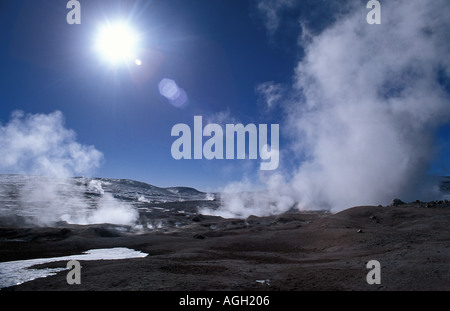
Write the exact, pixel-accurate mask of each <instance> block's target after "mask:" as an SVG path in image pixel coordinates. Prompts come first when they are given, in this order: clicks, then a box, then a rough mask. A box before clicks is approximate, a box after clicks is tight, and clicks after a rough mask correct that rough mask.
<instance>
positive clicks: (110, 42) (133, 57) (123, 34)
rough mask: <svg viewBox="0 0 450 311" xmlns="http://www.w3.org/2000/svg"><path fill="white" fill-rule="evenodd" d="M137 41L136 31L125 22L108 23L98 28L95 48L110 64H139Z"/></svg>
mask: <svg viewBox="0 0 450 311" xmlns="http://www.w3.org/2000/svg"><path fill="white" fill-rule="evenodd" d="M138 43H139V35H138V33H137V32H136V31H135V30H134V29H133V28H132V27H131V26H130V25H128V24H127V23H124V22H118V23H114V24H110V23H108V24H106V25H104V26H103V27H101V28H100V30H99V32H98V35H97V38H96V45H95V48H96V50H97V52H98V53H99V55H100V57H101V58H102V59H103V60H105V61H106V62H108V63H110V64H111V65H118V64H120V63H135V64H138V63H139V64H140V63H141V61H140V60H139V59H138V58H137V52H138ZM138 61H139V62H138Z"/></svg>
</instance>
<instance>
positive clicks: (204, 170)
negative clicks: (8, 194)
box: [0, 0, 450, 190]
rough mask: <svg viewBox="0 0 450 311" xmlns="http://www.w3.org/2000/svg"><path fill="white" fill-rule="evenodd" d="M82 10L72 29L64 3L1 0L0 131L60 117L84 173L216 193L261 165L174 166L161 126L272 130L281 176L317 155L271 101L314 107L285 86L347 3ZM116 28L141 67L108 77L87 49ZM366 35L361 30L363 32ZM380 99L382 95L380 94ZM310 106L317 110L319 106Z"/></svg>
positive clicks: (84, 6)
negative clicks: (91, 165)
mask: <svg viewBox="0 0 450 311" xmlns="http://www.w3.org/2000/svg"><path fill="white" fill-rule="evenodd" d="M348 2H349V3H353V4H354V3H358V4H359V5H360V8H359V9H360V10H361V12H362V14H361V20H360V21H358V23H359V22H360V23H361V24H360V26H358V27H360V28H361V27H366V26H367V25H366V24H365V16H364V14H365V13H364V12H366V8H365V1H359V2H358V1H348ZM80 3H81V12H82V17H81V24H80V25H68V24H67V22H66V14H67V13H68V11H69V10H67V9H66V7H65V4H66V1H59V2H56V1H47V0H39V1H17V0H14V1H13V0H6V1H2V2H1V3H0V28H1V31H0V41H1V45H0V46H1V47H0V67H1V75H0V84H1V88H0V99H1V106H0V122H1V123H2V124H7V122H8V120H10V117H11V113H12V112H13V111H15V110H22V111H23V112H24V113H25V114H37V113H40V114H50V113H52V112H54V111H61V112H62V114H63V116H64V119H65V127H66V128H68V129H71V130H73V131H74V132H76V135H77V136H76V141H77V142H79V143H80V144H82V145H87V146H90V145H92V146H94V147H95V148H96V149H97V150H99V151H100V152H102V153H103V156H104V158H103V160H102V162H101V165H100V166H99V167H98V168H97V169H96V170H95V171H94V172H93V175H94V176H100V177H111V178H129V179H135V180H140V181H144V182H148V183H151V184H154V185H158V186H176V185H184V186H192V187H196V188H199V189H201V190H214V189H218V188H220V187H223V186H225V185H227V184H228V183H229V182H231V181H239V180H242V179H246V178H248V179H249V180H252V181H255V180H258V176H259V174H260V173H261V172H260V171H259V170H258V167H259V160H211V161H209V160H179V161H177V160H174V159H173V158H172V156H171V153H170V148H171V145H172V143H173V141H174V140H175V138H174V137H171V135H170V132H171V129H172V127H173V126H174V125H175V124H177V123H186V124H188V125H190V126H192V125H193V117H194V116H195V115H201V116H203V117H204V119H208V120H212V121H214V120H220V121H223V122H230V123H237V122H242V123H243V124H248V123H254V124H260V123H267V124H272V123H279V124H280V130H281V137H280V150H282V149H283V151H284V152H283V153H282V157H281V160H280V161H281V162H280V169H279V171H280V172H283V173H284V172H287V173H286V174H287V175H289V174H290V173H293V174H294V172H297V171H298V170H301V169H299V163H300V162H301V161H303V160H304V159H309V157H315V156H316V155H317V154H319V152H320V151H321V150H323V149H320V145H315V144H311V142H310V141H309V140H310V139H311V137H310V136H308V135H309V132H308V131H307V130H306V129H305V128H302V129H301V130H302V132H301V133H302V135H303V134H305V133H307V134H308V135H306V134H305V135H306V136H305V137H303V136H301V135H297V134H296V133H295V131H294V134H293V133H292V131H291V132H288V131H290V130H292V129H293V128H296V127H295V126H293V125H292V122H293V120H292V118H289V115H290V114H291V113H292V114H293V115H298V114H299V111H298V110H297V108H296V105H294V104H289V105H288V104H286V105H285V107H282V108H280V103H285V102H286V101H288V100H291V101H297V102H301V103H305V102H308V103H311V102H314V101H315V100H317V99H318V97H314V98H312V97H311V96H312V95H310V94H312V93H308V92H304V93H305V94H303V95H299V93H301V92H299V89H300V90H301V91H305V89H306V87H307V85H306V84H305V82H304V81H303V82H302V83H303V84H301V87H299V88H296V87H295V85H297V84H298V83H300V82H299V81H302V80H301V77H303V76H301V77H300V75H299V74H298V73H299V72H303V71H302V70H304V72H303V73H304V76H307V75H308V74H311V75H316V76H315V77H320V75H319V73H317V72H314V70H316V69H317V68H319V67H317V66H313V65H312V64H313V62H314V61H316V63H314V64H320V62H318V61H317V60H314V57H313V54H308V51H307V50H305V49H304V47H306V46H308V47H311V50H314V49H315V48H316V49H319V48H320V46H316V45H309V44H311V41H312V38H314V37H316V36H319V35H320V36H321V37H319V38H324V37H326V36H327V35H329V33H328V32H326V31H324V30H325V29H327V28H328V27H330V26H331V25H333V23H335V22H336V19H337V17H336V16H338V15H339V14H346V12H347V11H349V10H350V9H351V7H350V6H349V7H347V6H346V5H345V4H346V3H347V2H346V1H345V2H342V1H302V2H296V1H291V0H279V1H276V0H249V1H243V0H229V1H219V0H192V1H186V0H170V1H166V0H165V1H142V0H141V1H118V0H109V1H95V0H85V1H83V0H80ZM384 12H386V11H384ZM394 12H395V11H394ZM424 14H425V13H424ZM124 19H125V20H127V21H128V23H129V24H130V25H132V26H133V27H134V29H135V30H136V31H137V32H138V33H139V35H140V38H141V42H140V47H141V48H142V49H141V53H140V58H141V59H142V62H143V65H142V66H133V65H129V66H116V67H114V68H112V67H111V66H109V65H108V64H107V63H105V61H104V59H102V57H101V56H100V55H99V54H98V53H96V51H94V45H95V38H96V34H97V33H98V28H99V27H100V26H101V25H104V24H105V23H108V22H110V23H114V22H115V21H116V20H124ZM349 20H352V19H350V18H349ZM384 27H386V26H384ZM364 29H365V28H364ZM373 29H374V28H372V29H371V30H368V34H369V35H370V34H371V31H372V32H373ZM378 31H379V32H382V31H388V29H387V28H378ZM389 31H391V30H389ZM345 38H346V37H343V39H345ZM331 41H332V40H329V41H324V42H331ZM317 42H321V41H320V40H317ZM339 42H341V41H339ZM331 47H332V46H331ZM317 51H321V50H317ZM322 52H323V51H322ZM441 52H442V51H441ZM345 53H347V54H349V53H348V52H345ZM305 55H306V56H305ZM317 55H321V53H317ZM324 55H326V54H325V53H324ZM356 60H357V58H355V61H356ZM299 64H301V66H299ZM442 66H444V65H442ZM350 67H351V66H348V68H350ZM346 68H347V67H346ZM443 68H444V67H443ZM338 69H339V68H338ZM399 70H400V71H401V70H403V69H399ZM441 72H443V73H442V74H441V76H440V85H441V86H442V87H443V89H446V91H447V92H448V85H449V84H448V75H447V74H446V73H445V69H443V70H441ZM333 74H336V73H333ZM399 76H401V77H403V76H404V75H399ZM299 77H300V78H299ZM342 77H343V79H345V77H346V76H345V75H344V74H343V76H342ZM165 78H166V79H172V80H174V81H176V83H177V84H178V85H179V86H180V87H181V88H183V90H184V91H185V92H186V94H187V97H188V104H187V105H186V106H185V107H183V108H177V107H174V106H173V105H171V104H170V103H169V102H168V101H167V99H166V98H164V97H163V96H161V94H160V93H159V91H158V83H159V82H160V81H161V80H162V79H165ZM322 82H323V81H322ZM264 83H269V84H270V85H272V86H275V87H276V89H277V90H280V91H279V92H280V93H279V94H282V95H281V96H280V97H281V99H280V98H278V99H277V103H276V104H277V105H276V107H275V109H267V103H268V98H269V97H270V96H271V95H274V94H273V93H266V95H267V96H266V97H264V96H262V92H258V91H257V88H258V86H261V85H263V84H264ZM296 83H297V84H296ZM323 83H325V82H323ZM324 85H325V84H324ZM308 86H311V85H308ZM404 88H405V87H404V86H400V87H399V89H404ZM318 89H320V88H319V87H318V86H317V90H318ZM266 90H267V88H266ZM390 91H391V90H390V89H389V88H388V89H387V90H385V91H384V92H386V94H384V95H385V97H386V96H387V94H390ZM355 94H356V90H355ZM439 94H440V93H439ZM333 96H334V95H333ZM338 96H340V95H338ZM437 96H438V95H437ZM440 96H441V95H439V96H438V97H439V100H440V98H441V97H440ZM294 97H296V98H297V99H295V100H294V99H293V98H294ZM299 98H300V99H299ZM337 98H338V99H339V97H337ZM319 99H321V100H323V101H324V102H326V99H325V98H319ZM344 99H348V98H347V97H342V98H341V100H344ZM447 100H448V98H447ZM447 104H448V101H447ZM286 107H288V108H289V109H286ZM320 109H322V108H320ZM312 111H313V110H311V111H308V112H309V113H311V112H312ZM302 113H303V115H305V113H306V112H304V111H303V112H302ZM286 115H287V116H286ZM319 116H324V114H321V115H319ZM300 119H302V118H300ZM447 123H448V119H447V120H439V123H437V124H439V127H438V128H433V130H431V131H430V132H429V133H430V135H431V136H429V139H430V140H432V139H436V142H437V144H438V145H439V146H438V147H439V148H437V149H436V151H439V150H440V153H439V154H436V156H435V157H434V158H433V161H432V162H431V164H430V165H429V170H431V171H433V172H436V173H438V174H447V173H448V166H447V160H448V157H447V156H446V154H447V152H446V151H447V150H449V147H448V137H449V131H450V130H449V127H448V126H446V125H445V124H447ZM222 124H224V123H222ZM310 128H311V129H312V128H314V127H313V126H311V127H310ZM436 133H437V134H436ZM300 138H301V139H300ZM302 139H304V140H302ZM293 141H294V143H293ZM324 141H326V140H324ZM296 144H303V145H302V147H298V146H295V145H296ZM433 144H434V145H435V143H432V145H433ZM411 145H414V144H413V143H411ZM310 146H311V148H309V147H310ZM330 152H333V151H330ZM318 158H320V159H323V158H324V157H323V156H320V157H318ZM417 158H420V156H419V155H418V156H417ZM411 161H415V159H412V160H411ZM316 164H317V163H316ZM9 171H11V170H8V172H9ZM286 178H287V179H289V177H286Z"/></svg>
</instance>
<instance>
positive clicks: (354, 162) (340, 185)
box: [207, 0, 450, 217]
mask: <svg viewBox="0 0 450 311" xmlns="http://www.w3.org/2000/svg"><path fill="white" fill-rule="evenodd" d="M261 1H264V0H261ZM272 2H273V1H272ZM353 7H354V8H356V9H353V10H352V11H351V12H350V13H347V14H346V15H342V16H339V17H338V18H337V19H336V22H335V23H333V24H332V25H331V26H329V27H328V28H326V29H325V30H323V31H322V32H320V33H319V34H317V35H316V36H312V37H311V33H312V31H309V30H308V29H306V28H304V29H303V32H302V33H303V34H309V35H308V36H307V38H306V37H305V36H303V39H305V40H302V39H300V40H299V41H300V42H301V44H302V46H303V48H304V51H305V55H304V57H303V58H302V60H301V61H300V62H299V63H298V64H297V66H296V68H295V69H294V70H293V72H294V75H295V79H294V83H293V85H292V86H291V87H289V91H287V92H286V93H285V94H283V96H281V95H280V92H279V90H280V89H281V88H277V92H276V94H275V95H276V97H275V100H278V103H277V104H278V106H281V107H282V109H283V111H284V112H285V115H286V118H285V119H284V120H283V121H282V122H280V126H281V130H280V131H281V132H283V133H282V134H284V135H288V136H289V138H290V142H291V143H290V145H289V146H288V147H287V146H286V145H284V150H280V153H282V156H284V157H285V158H286V157H290V158H292V157H295V159H296V160H297V163H298V165H297V166H296V168H295V170H294V172H293V173H291V174H290V175H289V176H288V175H287V174H281V173H277V174H276V175H273V176H272V177H269V178H267V177H264V178H265V180H266V184H267V185H266V186H267V188H268V190H267V191H264V192H256V193H251V192H247V193H244V194H241V195H237V194H236V193H233V191H225V194H224V196H223V203H224V204H223V206H222V208H221V209H219V210H217V211H215V212H214V211H207V212H211V213H213V212H214V213H216V214H219V215H224V216H232V215H234V216H244V217H245V216H248V215H250V214H255V215H264V214H271V213H274V212H282V211H286V210H288V209H289V208H292V207H294V206H296V207H298V208H300V209H322V208H326V209H329V210H331V211H339V210H342V209H345V208H349V207H352V206H356V205H366V204H373V205H378V204H388V203H389V201H390V200H391V199H393V198H395V197H401V198H402V199H404V200H415V199H422V200H425V199H429V198H430V197H432V198H433V199H436V190H437V187H436V185H434V184H433V183H429V182H428V180H427V178H426V171H427V169H428V168H429V164H430V161H431V160H432V158H433V156H435V151H436V146H435V144H434V141H433V139H434V133H435V131H436V129H437V128H438V127H439V126H441V125H443V124H445V123H447V122H449V121H450V96H449V93H448V90H446V89H445V85H444V84H445V83H444V82H443V81H448V79H449V78H450V58H449V55H450V40H449V38H450V37H449V32H450V19H449V18H448V16H450V3H449V2H448V1H446V0H437V1H432V2H425V1H421V0H408V1H384V2H383V3H382V23H381V25H369V24H367V22H366V19H365V17H366V14H367V12H368V11H367V10H366V8H365V5H361V2H360V1H358V2H357V4H356V5H354V6H353ZM299 24H300V25H303V23H301V21H300V22H299ZM299 38H302V36H299ZM306 39H307V40H306ZM266 85H267V86H269V87H271V88H272V89H270V90H265V89H264V84H263V85H261V86H260V87H259V88H258V90H259V91H260V92H261V93H263V94H264V95H266V96H267V94H269V95H270V94H272V95H273V93H274V92H273V85H274V84H273V83H267V84H266ZM270 100H271V101H270V102H269V101H268V104H269V105H271V107H273V105H274V104H275V103H274V97H273V96H271V97H270ZM283 122H284V124H283ZM283 125H284V126H283ZM279 172H282V169H279ZM240 189H241V190H242V188H240ZM226 190H229V189H226Z"/></svg>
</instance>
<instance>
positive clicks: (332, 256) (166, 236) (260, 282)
mask: <svg viewBox="0 0 450 311" xmlns="http://www.w3.org/2000/svg"><path fill="white" fill-rule="evenodd" d="M180 204H181V203H180ZM190 221H191V222H192V224H190V225H188V226H184V227H183V228H178V229H176V228H174V229H172V230H166V231H164V230H160V231H158V230H156V231H146V232H140V233H139V232H127V231H126V230H123V229H124V228H122V227H117V226H113V225H107V224H105V225H89V226H75V225H67V224H60V226H59V227H52V228H33V227H14V228H8V227H2V228H0V261H12V260H20V259H30V258H41V257H56V256H66V255H71V254H80V253H81V252H83V251H86V250H88V249H94V248H109V247H128V248H132V249H135V250H139V251H142V252H146V253H148V256H147V257H145V258H138V259H126V260H110V261H104V260H102V261H83V262H82V269H81V278H82V282H81V284H80V285H68V284H67V282H66V275H67V272H64V271H63V272H60V273H58V274H57V275H55V276H50V277H47V278H42V279H37V280H34V281H31V282H27V283H24V284H22V285H19V286H13V287H9V288H5V289H2V290H13V291H21V290H45V291H47V290H69V291H72V290H80V291H88V290H89V291H91V290H152V291H172V290H182V291H205V290H219V291H222V290H243V291H247V290H257V291H265V290H267V291H299V290H450V204H449V203H448V202H429V203H422V202H414V203H408V204H401V202H398V201H397V202H393V205H392V206H388V207H386V206H384V207H381V206H361V207H354V208H350V209H347V210H344V211H342V212H340V213H337V214H330V213H325V212H301V213H286V214H283V215H278V216H270V217H254V216H251V217H249V218H248V219H246V220H240V219H223V218H220V217H212V216H202V215H200V216H196V217H193V218H192V219H191V220H190ZM370 260H377V261H379V262H380V264H381V284H379V285H377V284H374V285H369V284H368V283H367V281H366V275H367V273H368V272H369V271H370V269H368V268H367V267H366V264H367V262H368V261H370ZM44 266H45V267H65V266H66V262H54V263H49V264H45V265H44Z"/></svg>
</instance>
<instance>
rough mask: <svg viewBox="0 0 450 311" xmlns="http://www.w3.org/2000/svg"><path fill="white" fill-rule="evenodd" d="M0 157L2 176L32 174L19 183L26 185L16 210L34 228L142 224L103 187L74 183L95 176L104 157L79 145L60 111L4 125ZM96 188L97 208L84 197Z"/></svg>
mask: <svg viewBox="0 0 450 311" xmlns="http://www.w3.org/2000/svg"><path fill="white" fill-rule="evenodd" d="M0 153H1V161H0V171H1V172H2V173H14V174H25V175H32V176H28V177H24V178H22V179H20V182H23V183H24V184H23V185H22V187H20V193H18V194H16V195H18V199H19V201H20V205H19V206H15V208H17V209H20V211H17V214H21V215H25V216H30V217H31V218H32V219H33V222H34V223H35V224H38V225H49V224H52V223H54V222H56V221H61V220H64V221H67V222H69V223H76V224H89V223H116V224H131V223H133V222H134V221H135V220H136V219H137V212H136V211H135V210H134V209H133V208H132V207H131V206H129V205H126V204H124V203H121V202H119V201H117V200H115V199H114V198H113V196H112V195H111V194H109V193H101V191H102V189H101V184H95V183H94V184H92V182H91V183H87V184H86V185H84V184H83V183H80V182H79V181H78V182H76V181H75V180H74V179H71V178H69V177H73V176H76V175H78V176H79V175H88V174H90V173H92V172H93V171H94V170H95V169H96V168H98V167H99V165H100V163H101V161H102V159H103V154H102V153H101V152H99V151H98V150H97V149H95V148H94V147H93V146H85V145H82V144H80V143H78V142H77V141H76V135H75V132H73V131H72V130H69V129H66V128H65V126H64V117H63V115H62V113H61V112H59V111H57V112H54V113H50V114H28V115H25V114H24V113H23V112H14V113H13V114H12V117H11V120H10V121H9V122H8V123H6V124H5V125H1V124H0ZM38 176H39V177H38ZM92 188H94V190H96V191H97V194H98V195H99V199H98V200H97V202H96V206H92V204H89V202H87V201H86V198H85V192H86V191H91V192H92ZM0 191H2V189H0ZM3 191H4V189H3ZM99 191H100V192H99Z"/></svg>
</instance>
